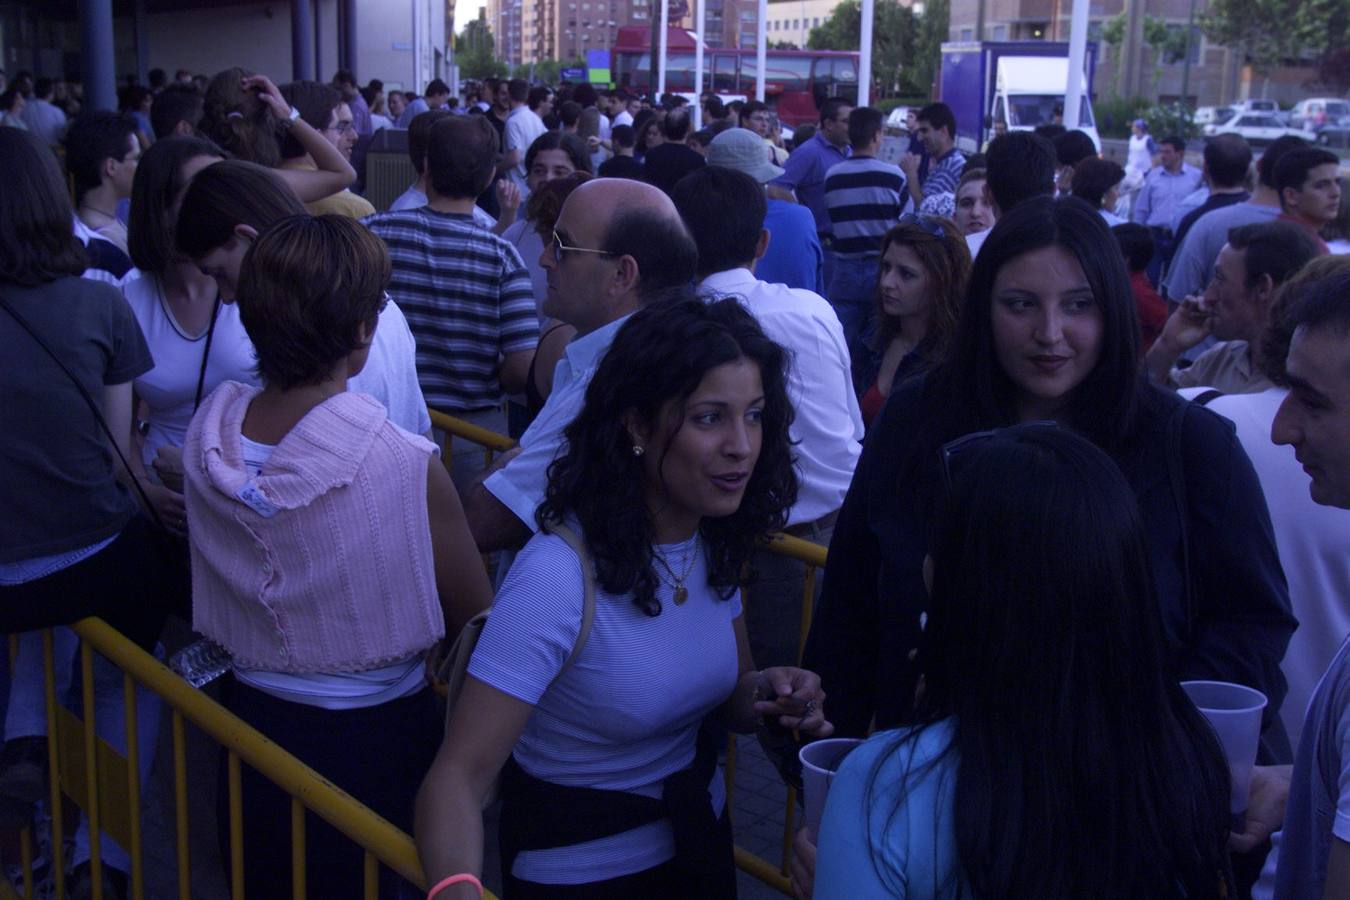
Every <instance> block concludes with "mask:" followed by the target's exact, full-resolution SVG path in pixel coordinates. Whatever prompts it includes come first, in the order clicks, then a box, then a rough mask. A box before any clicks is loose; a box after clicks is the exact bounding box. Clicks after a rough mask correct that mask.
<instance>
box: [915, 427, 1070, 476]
mask: <svg viewBox="0 0 1350 900" xmlns="http://www.w3.org/2000/svg"><path fill="white" fill-rule="evenodd" d="M1058 427H1059V423H1057V422H1054V421H1052V420H1050V419H1041V420H1038V421H1034V422H1024V423H1023V424H1021V425H1014V426H1012V427H1010V428H993V429H990V430H989V431H975V432H972V433H970V434H967V435H964V436H962V437H959V438H957V439H956V440H954V441H948V442H947V443H945V444H943V445H942V449H940V450H938V459H939V460H940V461H941V463H942V489H943V491H944V492H945V493H948V494H950V493H951V492H952V484H953V483H954V482H955V481H956V476H957V475H958V474H960V471H961V467H962V466H963V465H965V464H967V463H969V462H970V460H971V458H972V457H973V456H974V454H973V453H972V452H971V451H973V450H976V449H978V448H979V447H982V446H983V445H985V444H987V443H989V442H990V441H992V440H994V439H996V438H999V437H1005V436H1007V435H1008V433H1009V432H1011V431H1013V430H1014V429H1017V430H1024V429H1028V428H1058Z"/></svg>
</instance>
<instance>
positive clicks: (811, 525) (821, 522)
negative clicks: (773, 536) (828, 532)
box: [783, 509, 839, 539]
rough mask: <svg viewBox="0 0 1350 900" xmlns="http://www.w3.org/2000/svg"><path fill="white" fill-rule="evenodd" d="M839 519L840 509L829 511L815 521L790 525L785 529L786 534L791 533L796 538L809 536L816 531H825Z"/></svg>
mask: <svg viewBox="0 0 1350 900" xmlns="http://www.w3.org/2000/svg"><path fill="white" fill-rule="evenodd" d="M837 521H839V510H837V509H836V510H834V511H833V512H827V513H826V514H825V515H823V516H821V517H820V518H819V519H816V520H815V521H814V522H802V523H800V524H797V525H789V526H788V527H786V528H784V529H783V533H784V534H790V535H792V536H793V537H796V538H803V539H805V538H809V537H810V536H811V535H812V534H813V533H814V532H816V531H824V530H825V529H826V528H829V527H830V526H832V525H833V524H834V523H835V522H837Z"/></svg>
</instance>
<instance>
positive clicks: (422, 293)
mask: <svg viewBox="0 0 1350 900" xmlns="http://www.w3.org/2000/svg"><path fill="white" fill-rule="evenodd" d="M362 221H363V222H364V223H365V225H366V227H367V228H369V229H370V230H371V231H372V232H374V233H375V234H376V235H378V236H379V237H381V238H383V239H384V242H385V244H386V245H387V246H388V247H389V259H390V262H391V263H392V264H393V274H392V277H391V278H390V280H389V294H390V296H392V297H393V298H394V301H395V302H396V303H398V305H399V307H400V308H401V309H402V310H403V314H404V316H405V317H406V318H407V319H408V326H409V327H410V328H411V329H412V332H413V336H414V337H416V338H417V377H418V381H420V382H421V385H422V393H423V394H425V395H426V399H427V404H428V405H429V406H431V407H433V408H434V409H439V410H444V411H446V412H451V413H455V412H474V411H478V410H485V409H489V408H491V407H493V406H496V405H497V404H498V403H500V402H501V394H502V390H501V385H500V384H499V383H498V381H497V368H498V364H499V360H500V358H501V357H502V356H503V355H505V354H508V353H517V352H521V351H529V350H533V349H534V347H535V345H536V344H537V343H538V342H539V319H538V316H537V314H536V311H535V303H534V292H533V289H532V287H531V284H530V273H529V271H528V270H527V269H526V268H525V264H524V263H523V262H522V261H521V259H520V254H519V253H517V252H516V248H515V247H512V246H511V244H509V243H508V242H506V241H504V240H502V239H501V238H499V237H497V236H496V235H495V234H492V233H491V232H489V231H487V230H486V229H484V228H482V227H481V226H479V225H477V224H475V223H474V221H473V218H472V217H471V216H468V215H459V214H457V213H443V212H437V211H436V210H434V209H432V208H431V207H429V206H424V207H422V208H421V209H411V210H402V211H400V212H387V213H379V214H377V215H374V216H369V217H367V218H366V219H363V220H362Z"/></svg>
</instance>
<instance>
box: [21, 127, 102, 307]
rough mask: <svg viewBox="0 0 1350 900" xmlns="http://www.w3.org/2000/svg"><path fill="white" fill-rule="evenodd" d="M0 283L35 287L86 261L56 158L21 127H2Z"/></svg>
mask: <svg viewBox="0 0 1350 900" xmlns="http://www.w3.org/2000/svg"><path fill="white" fill-rule="evenodd" d="M0 172H4V173H5V189H4V190H3V191H0V285H3V284H14V285H20V286H22V287H36V286H37V285H40V284H46V283H47V282H50V281H55V280H57V279H58V278H63V277H65V276H67V275H79V274H80V273H81V272H83V271H84V270H85V269H86V268H87V267H88V264H89V260H88V257H87V256H86V255H85V251H84V247H83V246H81V244H80V241H79V239H78V238H76V237H75V232H74V231H73V230H72V229H71V222H72V221H73V218H74V212H73V211H72V210H71V206H70V194H69V193H68V192H67V191H66V182H65V179H64V178H62V177H61V169H60V167H59V166H58V165H57V162H56V157H55V156H54V155H53V154H52V151H51V150H50V149H49V148H48V147H47V146H46V145H45V144H44V143H43V142H42V140H41V139H40V138H38V137H37V136H36V135H34V134H32V133H31V132H29V131H26V130H24V129H22V128H0Z"/></svg>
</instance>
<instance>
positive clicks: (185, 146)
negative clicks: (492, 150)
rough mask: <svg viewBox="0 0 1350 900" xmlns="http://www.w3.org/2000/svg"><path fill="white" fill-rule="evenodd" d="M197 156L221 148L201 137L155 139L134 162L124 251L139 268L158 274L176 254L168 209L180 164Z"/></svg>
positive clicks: (217, 153)
mask: <svg viewBox="0 0 1350 900" xmlns="http://www.w3.org/2000/svg"><path fill="white" fill-rule="evenodd" d="M198 156H214V157H215V158H217V159H224V158H225V151H224V150H221V149H220V148H219V147H217V146H216V145H215V144H213V143H211V142H210V141H208V140H204V139H202V138H193V137H171V138H165V139H164V140H162V141H155V142H154V143H153V144H151V145H150V149H149V150H146V151H145V153H144V154H143V155H142V156H141V162H140V164H139V165H138V166H136V179H135V181H133V182H132V186H131V216H130V222H129V223H128V225H127V255H129V256H130V257H131V261H132V262H133V263H135V264H136V268H138V269H140V270H141V271H142V272H148V273H153V274H155V275H159V274H161V273H163V272H164V270H165V269H167V268H168V267H169V266H170V265H171V264H172V263H173V261H174V259H175V257H176V256H177V249H178V248H177V246H176V245H175V244H174V234H175V230H176V226H175V225H174V223H173V222H171V221H169V213H170V210H171V209H172V208H173V202H174V200H175V198H177V197H178V195H179V192H180V191H182V190H183V188H184V187H186V185H185V184H184V183H183V165H184V164H185V163H186V162H187V161H188V160H190V159H193V158H194V157H198Z"/></svg>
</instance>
